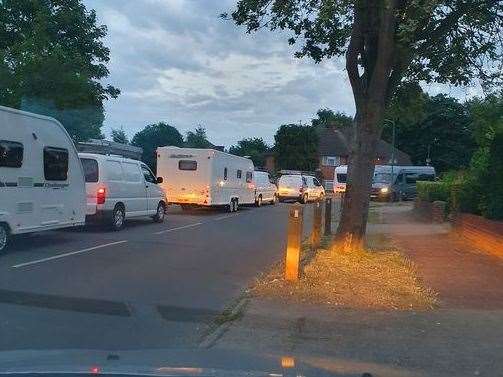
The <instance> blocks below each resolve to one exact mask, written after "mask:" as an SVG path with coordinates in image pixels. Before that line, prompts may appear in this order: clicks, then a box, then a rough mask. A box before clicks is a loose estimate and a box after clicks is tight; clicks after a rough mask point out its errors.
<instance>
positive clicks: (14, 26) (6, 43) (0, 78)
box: [0, 0, 120, 140]
mask: <svg viewBox="0 0 503 377" xmlns="http://www.w3.org/2000/svg"><path fill="white" fill-rule="evenodd" d="M106 34H107V29H106V27H105V26H103V25H97V23H96V14H95V12H94V10H91V11H88V10H87V9H86V7H85V6H84V5H83V4H82V2H81V1H80V0H50V1H49V0H45V1H31V0H3V1H0V104H2V105H5V106H10V107H14V108H19V109H23V110H27V111H32V112H36V113H39V114H43V115H49V116H53V117H55V118H57V119H58V120H60V121H61V122H62V123H63V125H64V126H65V128H66V129H67V130H68V133H69V134H70V136H71V137H72V138H73V139H74V140H86V139H89V138H101V137H102V135H101V132H100V129H101V127H102V126H103V119H104V110H103V103H104V101H106V100H107V99H110V98H116V97H117V96H118V95H119V93H120V92H119V90H118V89H117V88H114V87H113V86H103V84H102V81H103V79H104V78H106V77H107V76H108V74H109V71H108V69H107V67H106V63H108V61H109V53H110V51H109V49H108V48H107V47H105V45H104V44H103V39H104V37H105V36H106Z"/></svg>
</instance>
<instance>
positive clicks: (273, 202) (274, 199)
mask: <svg viewBox="0 0 503 377" xmlns="http://www.w3.org/2000/svg"><path fill="white" fill-rule="evenodd" d="M276 203H278V195H276V194H274V197H273V198H272V200H271V204H272V205H275V204H276Z"/></svg>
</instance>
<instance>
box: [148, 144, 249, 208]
mask: <svg viewBox="0 0 503 377" xmlns="http://www.w3.org/2000/svg"><path fill="white" fill-rule="evenodd" d="M253 171H254V166H253V162H252V161H251V160H250V159H248V158H244V157H239V156H234V155H231V154H228V153H225V152H221V151H217V150H214V149H196V148H178V147H160V148H157V172H158V174H160V175H162V176H163V177H164V178H165V182H164V183H163V187H164V189H165V190H166V193H167V197H168V202H169V203H172V204H179V205H181V206H182V208H183V209H189V208H193V207H212V206H213V207H215V206H226V207H227V208H228V209H229V211H230V212H235V211H237V210H238V208H239V205H241V204H254V203H255V184H254V182H253Z"/></svg>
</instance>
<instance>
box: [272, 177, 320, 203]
mask: <svg viewBox="0 0 503 377" xmlns="http://www.w3.org/2000/svg"><path fill="white" fill-rule="evenodd" d="M324 197H325V189H324V188H323V186H322V184H321V183H320V181H318V179H317V178H315V177H313V176H312V175H306V174H284V175H282V176H281V177H280V178H279V180H278V198H279V200H280V201H283V200H292V199H293V200H297V201H299V202H301V203H307V202H309V201H315V200H322V199H323V198H324Z"/></svg>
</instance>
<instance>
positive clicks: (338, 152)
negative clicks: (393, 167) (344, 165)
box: [319, 127, 411, 165]
mask: <svg viewBox="0 0 503 377" xmlns="http://www.w3.org/2000/svg"><path fill="white" fill-rule="evenodd" d="M352 135H353V128H351V127H339V128H336V127H330V128H325V129H324V130H323V131H321V133H320V138H319V140H320V141H319V154H320V156H349V152H350V140H351V138H352ZM391 149H392V148H391V144H389V143H388V142H386V141H384V140H379V142H378V143H377V156H376V157H377V158H380V159H384V160H389V159H390V158H391ZM394 152H395V159H396V161H397V162H396V163H397V164H400V165H411V160H410V156H409V155H408V154H407V153H405V152H402V151H401V150H399V149H397V148H394Z"/></svg>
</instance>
